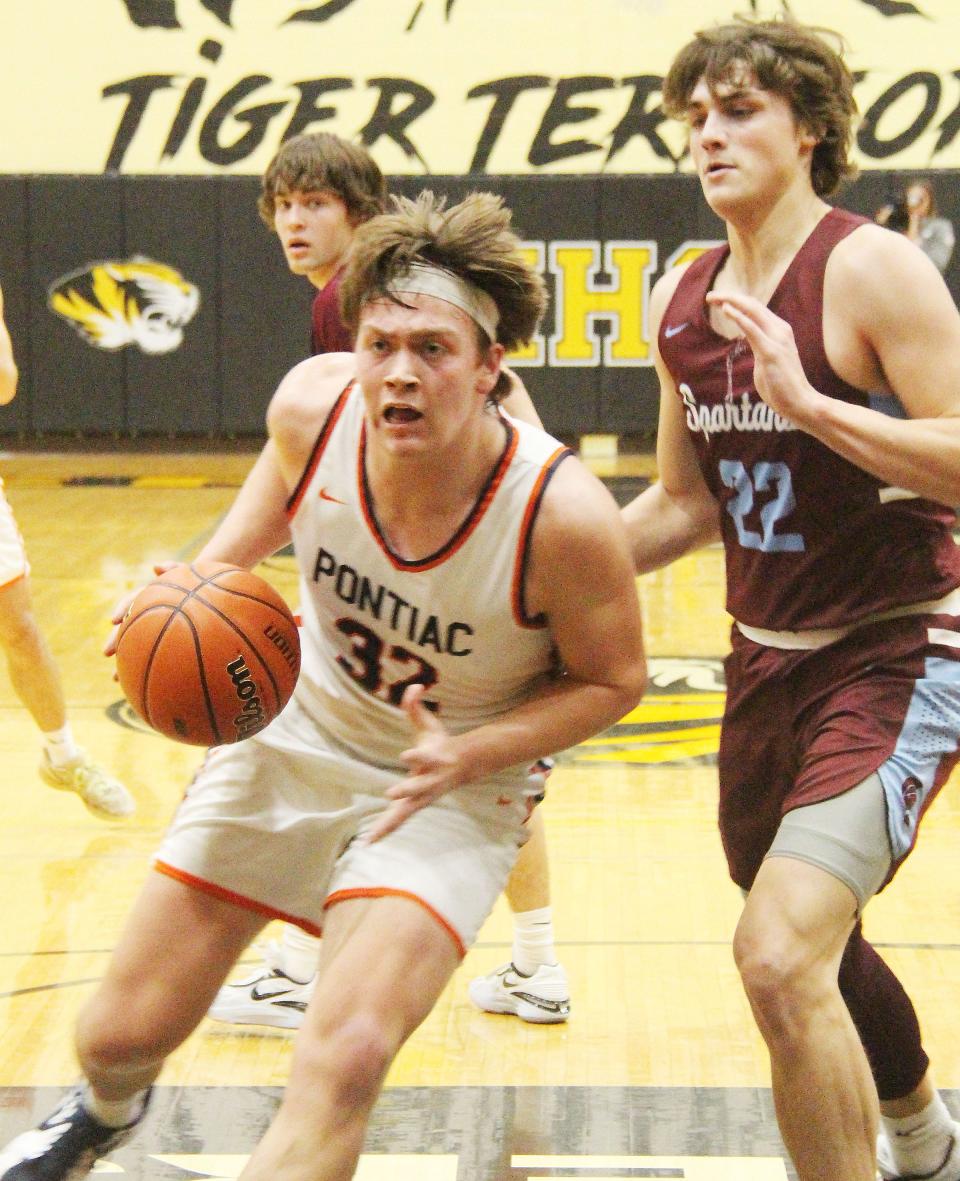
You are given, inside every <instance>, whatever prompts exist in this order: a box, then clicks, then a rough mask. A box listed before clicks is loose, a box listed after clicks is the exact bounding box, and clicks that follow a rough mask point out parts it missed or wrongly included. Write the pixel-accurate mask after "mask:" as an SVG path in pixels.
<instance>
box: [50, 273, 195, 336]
mask: <svg viewBox="0 0 960 1181" xmlns="http://www.w3.org/2000/svg"><path fill="white" fill-rule="evenodd" d="M47 305H48V306H49V308H50V310H51V311H52V312H54V313H55V314H56V315H58V316H61V317H62V318H63V319H64V320H66V322H67V323H68V324H69V325H70V326H71V328H74V329H76V331H77V332H78V333H79V334H80V335H81V336H82V337H83V339H84V340H85V341H87V343H88V344H92V345H93V346H94V347H95V348H98V349H105V350H108V351H110V352H113V351H115V350H116V349H122V348H125V347H126V346H127V345H134V346H136V347H137V348H138V349H140V351H141V352H144V353H151V354H156V353H169V352H172V351H173V350H174V349H177V348H179V347H180V345H181V344H182V343H183V328H184V325H185V324H188V323H189V322H190V320H192V319H193V317H194V315H195V314H196V311H197V308H198V307H199V306H200V292H199V291H198V290H197V288H196V287H194V285H193V284H192V283H188V282H187V280H186V279H185V278H184V277H183V275H181V274H180V272H179V271H178V270H177V269H176V268H175V267H171V266H167V265H166V264H165V263H161V262H154V261H153V260H152V259H149V258H143V257H141V256H139V255H137V256H136V257H134V258H131V259H126V260H108V261H104V262H95V263H90V264H88V265H87V266H86V267H83V268H82V269H81V270H78V271H73V272H71V273H70V274H69V275H64V276H63V278H61V279H58V280H57V281H56V282H55V283H54V284H53V285H52V286H51V288H50V290H49V292H48V293H47Z"/></svg>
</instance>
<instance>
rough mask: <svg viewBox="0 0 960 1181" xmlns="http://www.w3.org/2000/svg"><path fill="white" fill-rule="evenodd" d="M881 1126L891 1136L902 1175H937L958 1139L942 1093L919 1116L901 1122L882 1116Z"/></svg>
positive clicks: (895, 1159)
mask: <svg viewBox="0 0 960 1181" xmlns="http://www.w3.org/2000/svg"><path fill="white" fill-rule="evenodd" d="M880 1124H881V1127H882V1128H883V1130H884V1131H885V1132H886V1133H887V1139H888V1140H889V1142H890V1152H891V1153H892V1155H893V1162H894V1164H895V1165H896V1167H897V1171H898V1172H900V1173H916V1174H919V1175H921V1176H923V1175H924V1174H926V1173H934V1172H936V1170H937V1169H939V1168H940V1166H941V1165H942V1164H943V1162H944V1158H945V1157H946V1155H947V1151H948V1148H949V1145H950V1138H951V1137H952V1136H953V1135H954V1125H953V1116H952V1115H951V1114H950V1112H949V1111H948V1110H947V1105H946V1104H945V1103H944V1101H943V1100H942V1099H941V1098H940V1094H939V1092H938V1093H937V1094H936V1095H934V1097H933V1099H932V1100H931V1101H930V1102H929V1103H928V1104H927V1106H926V1107H925V1108H924V1109H923V1111H918V1112H917V1113H916V1115H906V1116H903V1117H902V1118H900V1119H893V1118H892V1117H891V1116H886V1115H881V1116H880Z"/></svg>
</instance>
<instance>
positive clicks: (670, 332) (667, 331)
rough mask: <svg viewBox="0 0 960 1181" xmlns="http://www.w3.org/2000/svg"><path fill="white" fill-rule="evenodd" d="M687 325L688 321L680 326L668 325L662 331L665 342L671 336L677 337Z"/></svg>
mask: <svg viewBox="0 0 960 1181" xmlns="http://www.w3.org/2000/svg"><path fill="white" fill-rule="evenodd" d="M689 324H690V321H689V320H684V322H683V323H682V324H668V325H667V327H666V328H664V330H663V335H664V336H665V337H666V338H667V340H669V339H670V337H671V336H679V334H680V333H681V332H682V331H683V330H684V328H686V327H688V326H689Z"/></svg>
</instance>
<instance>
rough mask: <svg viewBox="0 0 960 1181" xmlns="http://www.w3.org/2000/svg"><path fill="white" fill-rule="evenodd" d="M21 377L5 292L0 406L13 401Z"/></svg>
mask: <svg viewBox="0 0 960 1181" xmlns="http://www.w3.org/2000/svg"><path fill="white" fill-rule="evenodd" d="M19 377H20V374H19V371H18V369H17V363H16V361H15V360H14V359H13V342H12V341H11V340H10V333H9V332H8V330H7V322H6V320H5V319H4V315H3V292H2V291H0V406H6V404H7V403H8V402H12V401H13V399H14V396H15V395H16V392H17V381H18V379H19Z"/></svg>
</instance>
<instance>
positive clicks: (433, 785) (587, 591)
mask: <svg viewBox="0 0 960 1181" xmlns="http://www.w3.org/2000/svg"><path fill="white" fill-rule="evenodd" d="M531 545H532V548H531V555H530V564H529V568H528V579H527V601H526V610H527V613H528V614H530V615H538V614H541V613H542V614H543V615H545V616H546V618H547V620H548V626H549V628H550V634H551V637H552V639H553V642H554V645H555V647H556V649H557V653H558V657H559V662H560V665H561V668H562V669H563V674H562V675H561V676H559V677H558V678H557V679H556V680H553V681H551V682H549V683H548V684H546V685H545V686H544V687H543V688H542V689H541V690H540V691H539V692H538V693H537V694H536V695H535V696H533V697H531V698H530V699H529V700H528V701H526V702H524V703H523V704H521V705H519V706H517V707H516V708H514V709H512V710H510V711H508V712H507V713H506V714H504V715H503V716H501V717H500V718H498V719H497V720H496V721H495V722H490V723H488V724H486V725H484V726H479V727H477V729H475V730H470V731H467V732H466V733H462V734H457V735H451V734H449V733H447V731H446V730H445V728H444V727H443V724H442V721H441V720H440V719H438V718H436V717H434V716H432V715H431V714H430V713H429V711H427V710H426V709H424V708H423V705H422V702H421V701H420V695H421V694H420V692H419V691H418V690H417V689H413V690H408V691H407V695H406V696H405V698H404V702H403V706H404V709H405V710H406V711H407V714H408V717H409V718H410V721H411V725H412V728H413V733H414V742H413V744H412V746H411V747H410V748H409V749H408V750H407V751H405V752H404V754H403V755H402V760H403V762H404V763H405V764H406V766H407V767H408V768H409V774H408V775H407V777H406V778H405V779H403V780H400V781H399V782H398V783H396V784H395V785H394V786H393V787H391V788H389V789H388V790H387V793H386V794H387V796H388V797H390V798H392V799H393V801H394V803H393V804H392V805H391V807H390V808H389V809H388V810H387V812H386V813H385V814H384V816H383V817H382V818H381V820H380V822H379V824H378V825H377V828H376V830H375V831H374V832H373V833H372V836H371V839H374V840H375V839H377V838H379V837H381V836H384V835H385V834H386V833H387V832H390V831H391V830H392V829H394V828H396V827H397V826H398V825H399V824H401V823H402V822H403V821H404V820H405V819H406V817H407V816H409V815H410V814H411V813H412V812H415V811H416V810H417V809H418V808H422V807H425V806H426V805H427V804H429V803H431V802H432V801H433V800H435V799H437V798H439V796H441V795H443V794H444V792H447V791H450V790H451V789H453V788H456V787H459V786H461V785H462V784H465V783H471V782H474V781H476V780H478V779H482V778H485V777H486V776H488V775H491V774H493V773H495V772H497V771H500V770H503V769H504V768H506V767H510V766H515V765H526V764H529V763H531V762H533V761H534V760H535V759H537V758H540V757H542V756H544V755H548V754H552V753H555V752H556V751H558V750H563V749H565V748H566V747H568V746H573V745H575V744H576V743H578V742H582V741H583V740H584V739H585V738H589V737H590V736H591V735H593V734H596V733H597V732H598V731H600V730H603V729H605V728H606V727H607V726H611V725H613V724H614V723H615V722H616V721H618V720H619V719H620V718H621V717H623V715H624V714H625V713H628V712H629V711H630V710H631V709H632V708H633V707H634V706H635V705H636V703H637V702H638V701H639V700H640V697H641V695H642V693H643V690H644V688H645V685H646V665H645V661H644V653H643V639H642V632H641V624H640V605H639V600H638V597H637V590H636V584H635V582H634V577H633V569H632V563H631V561H630V552H629V547H628V544H627V538H626V533H625V530H624V528H623V524H622V522H621V520H620V515H619V513H618V511H617V507H616V504H615V503H614V501H613V499H612V497H611V496H610V494H609V493H608V492H607V491H606V489H605V488H604V487H603V485H602V484H601V483H600V482H599V480H597V479H595V477H593V476H592V475H590V473H589V472H587V471H586V469H585V468H583V467H582V465H581V464H580V463H579V462H578V461H577V460H575V459H572V458H571V459H567V460H565V461H564V462H563V463H562V464H561V465H560V467H559V468H558V469H557V471H556V473H555V474H554V476H553V479H552V480H551V482H550V484H549V486H548V488H547V491H546V493H545V495H544V498H543V501H542V502H541V506H540V511H539V514H538V517H537V521H536V524H535V526H534V530H533V538H532V543H531Z"/></svg>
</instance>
